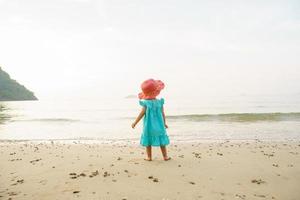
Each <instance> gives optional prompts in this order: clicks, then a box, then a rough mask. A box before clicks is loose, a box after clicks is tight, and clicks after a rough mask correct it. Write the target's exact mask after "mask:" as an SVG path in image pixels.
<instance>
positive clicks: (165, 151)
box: [160, 146, 171, 161]
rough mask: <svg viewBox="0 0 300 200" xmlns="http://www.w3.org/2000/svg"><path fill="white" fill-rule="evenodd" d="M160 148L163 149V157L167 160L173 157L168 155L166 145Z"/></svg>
mask: <svg viewBox="0 0 300 200" xmlns="http://www.w3.org/2000/svg"><path fill="white" fill-rule="evenodd" d="M160 150H161V153H162V155H163V158H164V160H165V161H167V160H170V159H171V158H170V157H168V155H167V149H166V146H160Z"/></svg>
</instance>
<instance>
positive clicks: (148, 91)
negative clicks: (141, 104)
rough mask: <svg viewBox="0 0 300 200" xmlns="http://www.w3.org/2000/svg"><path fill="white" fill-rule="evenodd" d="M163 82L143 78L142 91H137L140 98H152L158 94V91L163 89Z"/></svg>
mask: <svg viewBox="0 0 300 200" xmlns="http://www.w3.org/2000/svg"><path fill="white" fill-rule="evenodd" d="M164 87H165V84H164V83H163V82H162V81H161V80H154V79H148V80H145V81H144V82H143V83H142V85H141V89H142V91H143V92H141V93H139V98H140V99H154V98H155V97H156V96H158V95H159V93H160V91H161V90H162V89H164Z"/></svg>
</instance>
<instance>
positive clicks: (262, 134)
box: [0, 94, 300, 142]
mask: <svg viewBox="0 0 300 200" xmlns="http://www.w3.org/2000/svg"><path fill="white" fill-rule="evenodd" d="M159 98H161V97H159ZM138 101H139V100H138V99H137V98H136V97H133V96H128V97H118V98H97V99H89V100H87V99H72V100H39V101H10V102H0V140H2V141H27V140H30V141H44V140H47V141H49V140H65V141H68V140H70V141H73V140H82V141H135V142H138V141H139V138H140V135H141V131H142V121H141V122H140V123H139V124H138V125H137V126H136V128H135V129H132V128H131V124H132V122H133V121H134V119H135V118H136V117H137V115H138V113H139V112H140V110H141V107H140V105H139V103H138ZM164 109H165V112H166V115H167V124H168V126H169V128H168V129H167V133H168V135H169V137H170V140H171V142H191V141H198V140H205V141H207V140H275V141H282V140H299V139H300V94H296V95H238V96H227V97H222V98H219V97H218V98H217V97H215V98H214V97H210V98H206V97H203V98H200V97H199V98H197V99H195V98H180V97H177V98H175V97H174V98H165V106H164Z"/></svg>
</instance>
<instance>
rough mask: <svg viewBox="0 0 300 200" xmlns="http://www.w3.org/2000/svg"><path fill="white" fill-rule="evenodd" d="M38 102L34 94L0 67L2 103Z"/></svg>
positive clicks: (0, 99) (0, 95) (0, 96)
mask: <svg viewBox="0 0 300 200" xmlns="http://www.w3.org/2000/svg"><path fill="white" fill-rule="evenodd" d="M23 100H37V98H36V97H35V96H34V94H33V92H31V91H29V90H28V89H26V88H25V87H24V86H23V85H21V84H19V83H18V82H17V81H15V80H13V79H11V78H10V76H9V75H8V73H6V72H5V71H3V70H2V69H1V67H0V101H23Z"/></svg>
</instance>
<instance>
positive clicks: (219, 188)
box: [0, 141, 300, 200]
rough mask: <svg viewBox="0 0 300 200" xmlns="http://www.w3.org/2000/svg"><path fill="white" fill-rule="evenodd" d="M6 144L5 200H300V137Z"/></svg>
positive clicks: (0, 152)
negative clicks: (157, 144)
mask: <svg viewBox="0 0 300 200" xmlns="http://www.w3.org/2000/svg"><path fill="white" fill-rule="evenodd" d="M168 150H169V155H170V156H171V157H172V160H170V161H163V160H162V157H161V154H160V150H159V148H154V149H153V155H154V156H153V157H154V160H153V161H151V162H149V161H145V160H143V159H144V157H145V154H144V149H143V148H142V147H140V146H139V145H138V144H133V143H126V144H117V143H112V144H101V143H94V144H88V143H82V142H69V143H64V142H59V141H56V142H7V141H2V142H0V165H1V166H0V199H28V200H29V199H30V200H33V199H39V200H42V199H51V200H53V199H128V200H129V199H219V200H222V199H223V200H225V199H228V200H232V199H251V200H252V199H259V200H265V199H279V200H299V199H300V190H299V188H300V141H286V142H266V141H265V142H262V141H239V142H235V141H215V142H194V143H189V144H187V143H178V144H172V145H170V146H169V147H168Z"/></svg>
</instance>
